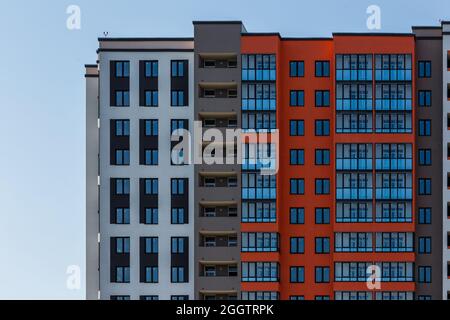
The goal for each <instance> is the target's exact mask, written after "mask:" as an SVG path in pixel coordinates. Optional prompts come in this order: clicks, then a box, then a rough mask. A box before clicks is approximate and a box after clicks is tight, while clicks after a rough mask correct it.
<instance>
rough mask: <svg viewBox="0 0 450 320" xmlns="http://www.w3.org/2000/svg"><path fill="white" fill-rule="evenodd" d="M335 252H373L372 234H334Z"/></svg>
mask: <svg viewBox="0 0 450 320" xmlns="http://www.w3.org/2000/svg"><path fill="white" fill-rule="evenodd" d="M334 251H335V252H372V251H373V249H372V233H370V232H336V233H335V234H334Z"/></svg>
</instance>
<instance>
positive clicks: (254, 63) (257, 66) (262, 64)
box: [242, 54, 276, 81]
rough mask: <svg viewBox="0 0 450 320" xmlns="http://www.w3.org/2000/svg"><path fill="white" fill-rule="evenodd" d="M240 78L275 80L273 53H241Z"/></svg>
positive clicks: (274, 58)
mask: <svg viewBox="0 0 450 320" xmlns="http://www.w3.org/2000/svg"><path fill="white" fill-rule="evenodd" d="M242 80H243V81H249V80H250V81H251V80H270V81H275V80H276V56H275V55H274V54H243V55H242Z"/></svg>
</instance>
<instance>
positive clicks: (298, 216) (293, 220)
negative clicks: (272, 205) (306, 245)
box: [289, 208, 305, 224]
mask: <svg viewBox="0 0 450 320" xmlns="http://www.w3.org/2000/svg"><path fill="white" fill-rule="evenodd" d="M289 222H290V224H304V223H305V208H290V210H289Z"/></svg>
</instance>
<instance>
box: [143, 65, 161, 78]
mask: <svg viewBox="0 0 450 320" xmlns="http://www.w3.org/2000/svg"><path fill="white" fill-rule="evenodd" d="M144 65H145V77H146V78H156V77H158V61H145V64H144Z"/></svg>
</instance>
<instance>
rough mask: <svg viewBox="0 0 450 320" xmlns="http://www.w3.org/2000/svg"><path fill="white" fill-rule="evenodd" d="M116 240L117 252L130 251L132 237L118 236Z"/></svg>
mask: <svg viewBox="0 0 450 320" xmlns="http://www.w3.org/2000/svg"><path fill="white" fill-rule="evenodd" d="M115 242H116V253H118V254H122V253H130V238H128V237H117V238H115Z"/></svg>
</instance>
